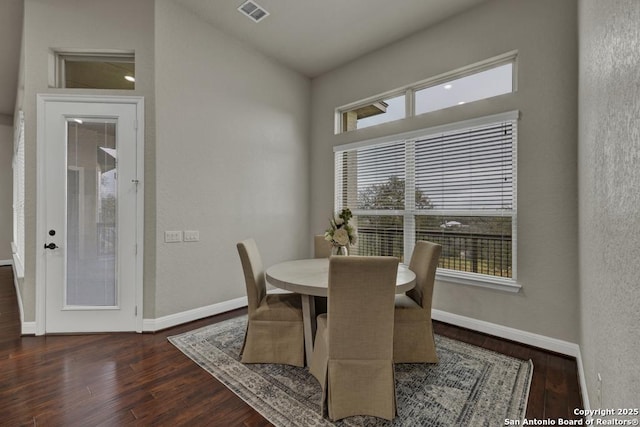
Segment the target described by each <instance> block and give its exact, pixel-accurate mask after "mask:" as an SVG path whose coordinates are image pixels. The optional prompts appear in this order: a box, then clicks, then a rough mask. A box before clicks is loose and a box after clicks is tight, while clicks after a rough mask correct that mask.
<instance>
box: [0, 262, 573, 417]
mask: <svg viewBox="0 0 640 427" xmlns="http://www.w3.org/2000/svg"><path fill="white" fill-rule="evenodd" d="M16 307H17V299H16V295H15V289H14V284H13V276H12V274H11V268H10V267H0V414H2V419H1V421H0V424H1V425H10V426H23V425H24V426H27V425H28V426H34V425H35V426H39V425H52V426H64V427H67V426H82V427H84V426H87V425H91V426H94V425H95V426H98V425H100V426H124V425H131V426H150V425H158V426H165V425H172V426H173V425H189V426H199V425H203V426H209V425H220V426H225V427H227V426H231V427H233V426H242V427H265V426H270V425H271V424H270V423H269V422H268V421H267V420H265V419H264V417H262V416H261V415H260V414H259V413H258V412H256V411H255V410H254V409H252V408H251V407H250V406H248V405H247V404H246V403H244V402H243V401H242V399H240V398H239V397H237V396H236V395H235V394H233V393H232V392H231V391H229V390H228V389H227V388H226V387H225V386H224V385H223V384H221V383H220V382H219V381H218V380H216V379H215V378H214V377H213V376H211V375H209V374H208V373H206V372H205V371H204V370H203V369H202V368H200V367H199V366H198V365H196V364H195V363H194V362H193V361H191V360H190V359H189V358H187V357H186V356H184V355H183V354H182V353H181V352H180V351H179V350H177V349H176V348H175V347H174V346H173V345H171V343H169V342H168V340H167V337H168V336H171V335H177V334H180V333H183V332H186V331H189V330H193V329H196V328H200V327H203V326H206V325H209V324H212V323H217V322H220V321H223V320H226V319H229V318H232V317H235V316H238V315H240V314H244V313H246V309H240V310H234V311H232V312H228V313H223V314H220V315H217V316H214V317H211V318H207V319H202V320H199V321H196V322H192V323H189V324H185V325H180V326H177V327H174V328H171V329H168V330H164V331H159V332H157V333H154V334H132V333H114V334H96V335H77V336H63V335H53V336H44V337H34V336H26V337H20V320H19V313H18V310H17V309H16ZM434 330H435V332H436V333H438V334H440V335H443V336H448V337H450V338H453V339H457V340H460V341H463V342H467V343H470V344H473V345H478V346H482V347H484V348H486V349H488V350H491V351H496V352H499V353H502V354H506V355H508V356H511V357H517V358H520V359H524V360H528V359H531V360H532V361H533V364H534V370H533V378H532V384H531V392H530V394H529V402H528V406H527V417H528V418H538V419H543V418H545V417H548V416H553V417H562V418H567V419H568V418H573V409H574V408H575V407H581V406H582V401H581V397H580V391H579V390H580V388H579V384H578V377H577V364H576V362H575V359H572V358H568V357H565V356H561V355H557V354H553V353H549V352H546V351H543V350H540V349H536V348H533V347H529V346H526V345H521V344H518V343H514V342H511V341H507V340H503V339H500V338H496V337H492V336H489V335H486V334H482V333H478V332H475V331H471V330H468V329H464V328H460V327H456V326H453V325H449V324H445V323H441V322H434Z"/></svg>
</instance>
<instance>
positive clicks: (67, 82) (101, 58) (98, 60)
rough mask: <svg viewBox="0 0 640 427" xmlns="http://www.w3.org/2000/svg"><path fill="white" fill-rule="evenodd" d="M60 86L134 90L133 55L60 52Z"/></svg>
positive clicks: (58, 76)
mask: <svg viewBox="0 0 640 427" xmlns="http://www.w3.org/2000/svg"><path fill="white" fill-rule="evenodd" d="M56 59H57V79H56V85H57V87H62V88H77V89H116V90H134V89H135V86H136V85H135V76H136V64H135V56H134V54H113V55H106V54H105V55H102V54H95V53H94V54H92V53H86V54H84V53H69V54H67V53H57V54H56Z"/></svg>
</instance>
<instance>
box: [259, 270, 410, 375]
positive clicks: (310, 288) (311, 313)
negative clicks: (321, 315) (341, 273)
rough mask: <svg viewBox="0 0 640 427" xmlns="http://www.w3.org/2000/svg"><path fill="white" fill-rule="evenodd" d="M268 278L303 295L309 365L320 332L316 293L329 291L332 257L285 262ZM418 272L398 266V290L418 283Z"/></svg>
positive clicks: (303, 316)
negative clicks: (315, 338)
mask: <svg viewBox="0 0 640 427" xmlns="http://www.w3.org/2000/svg"><path fill="white" fill-rule="evenodd" d="M265 274H266V279H267V282H269V283H270V284H271V285H273V286H275V287H276V288H280V289H284V290H287V291H291V292H295V293H297V294H300V297H301V298H302V321H303V324H304V345H305V352H306V358H307V365H308V364H309V361H310V358H311V354H312V353H313V338H314V336H315V332H316V310H315V300H314V298H313V297H314V296H320V297H326V296H327V292H328V290H329V258H312V259H300V260H295V261H285V262H281V263H279V264H275V265H273V266H271V267H269V268H267V270H266V272H265ZM415 283H416V275H415V273H414V272H413V271H411V270H409V267H408V266H407V265H405V264H399V265H398V277H397V279H396V293H397V294H401V293H404V292H406V291H408V290H410V289H412V288H413V287H414V286H415Z"/></svg>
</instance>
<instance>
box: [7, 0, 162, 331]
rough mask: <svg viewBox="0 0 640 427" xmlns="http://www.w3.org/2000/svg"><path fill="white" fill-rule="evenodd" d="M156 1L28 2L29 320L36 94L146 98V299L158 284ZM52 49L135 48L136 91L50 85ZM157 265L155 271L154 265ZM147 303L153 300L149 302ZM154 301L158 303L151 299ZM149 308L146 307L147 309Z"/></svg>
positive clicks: (22, 98) (22, 96)
mask: <svg viewBox="0 0 640 427" xmlns="http://www.w3.org/2000/svg"><path fill="white" fill-rule="evenodd" d="M153 6H154V1H153V0H136V1H129V0H113V1H109V2H100V1H91V2H78V1H77V0H26V1H25V10H24V39H23V52H22V55H23V62H22V63H21V71H20V80H21V82H24V87H22V84H21V85H20V87H19V88H18V101H17V102H18V108H22V109H23V110H24V115H25V260H24V262H25V277H24V282H23V284H22V289H21V295H22V299H23V301H22V303H23V307H24V321H26V322H30V321H31V322H32V321H34V320H35V298H36V296H35V283H36V278H35V270H36V256H38V254H39V252H38V251H37V248H36V246H35V243H36V235H35V233H36V173H37V169H36V167H37V159H36V124H37V118H36V94H38V93H80V94H103V95H104V94H108V95H139V96H144V97H145V215H146V216H145V272H144V274H145V295H146V294H147V289H149V288H152V285H153V274H154V273H155V271H154V270H153V260H154V254H153V251H154V249H155V240H154V239H155V233H154V231H153V229H151V230H149V227H152V226H153V224H154V221H155V219H154V218H155V215H154V208H153V205H154V194H155V191H154V178H153V177H154V173H155V172H154V164H155V162H154V157H155V140H154V133H155V132H154V131H155V124H154V120H155V112H154V104H155V103H154V91H153V83H154V78H153V15H154V14H153ZM51 48H58V49H63V48H77V49H134V50H135V52H136V89H135V90H133V91H105V90H86V89H84V90H82V89H52V88H49V87H48V68H49V67H48V64H49V62H48V61H49V52H50V49H51ZM150 266H151V267H150ZM145 302H147V300H146V299H145ZM150 302H153V299H151V301H150ZM145 309H146V307H145Z"/></svg>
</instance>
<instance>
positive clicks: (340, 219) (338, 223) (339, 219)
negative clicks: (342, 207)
mask: <svg viewBox="0 0 640 427" xmlns="http://www.w3.org/2000/svg"><path fill="white" fill-rule="evenodd" d="M342 224H344V219H342V218H336V225H337V226H341V225H342Z"/></svg>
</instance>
